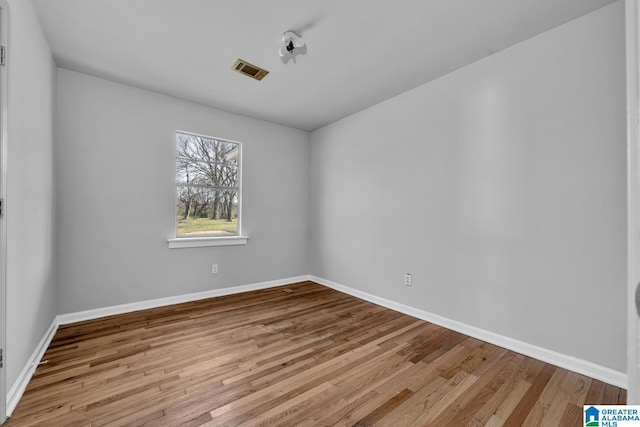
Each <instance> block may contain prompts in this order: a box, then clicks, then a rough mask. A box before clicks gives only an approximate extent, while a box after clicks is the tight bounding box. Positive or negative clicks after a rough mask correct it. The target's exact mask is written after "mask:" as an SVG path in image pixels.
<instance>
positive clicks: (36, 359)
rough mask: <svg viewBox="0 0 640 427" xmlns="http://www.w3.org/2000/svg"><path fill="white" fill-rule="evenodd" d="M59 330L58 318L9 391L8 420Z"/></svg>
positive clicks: (54, 320)
mask: <svg viewBox="0 0 640 427" xmlns="http://www.w3.org/2000/svg"><path fill="white" fill-rule="evenodd" d="M57 330H58V322H57V318H56V319H53V322H51V325H50V326H49V329H47V331H46V332H45V333H44V336H43V337H42V339H41V340H40V342H39V343H38V345H37V346H36V349H35V350H34V351H33V354H32V355H31V357H30V358H29V360H28V361H27V364H26V365H25V366H24V368H23V369H22V372H20V375H18V379H17V380H16V382H15V383H14V384H13V386H12V387H11V389H10V390H9V393H8V394H7V418H9V417H10V416H11V414H13V411H14V410H15V409H16V406H18V402H19V401H20V399H21V398H22V395H23V394H24V391H25V390H26V389H27V385H28V384H29V381H30V380H31V377H32V376H33V373H34V372H35V371H36V367H37V366H38V364H39V363H40V360H42V356H44V352H45V351H47V348H48V347H49V344H50V343H51V340H52V339H53V336H54V335H55V333H56V331H57Z"/></svg>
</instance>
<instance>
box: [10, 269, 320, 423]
mask: <svg viewBox="0 0 640 427" xmlns="http://www.w3.org/2000/svg"><path fill="white" fill-rule="evenodd" d="M308 280H310V276H297V277H290V278H288V279H280V280H270V281H267V282H260V283H253V284H250V285H241V286H233V287H229V288H222V289H212V290H209V291H204V292H197V293H192V294H185V295H178V296H174V297H167V298H158V299H153V300H147V301H141V302H135V303H130V304H121V305H115V306H111V307H104V308H97V309H95V310H85V311H80V312H77V313H66V314H59V315H57V316H56V317H55V319H53V321H52V322H51V325H50V326H49V329H47V331H46V332H45V334H44V336H43V337H42V339H41V340H40V342H39V343H38V346H37V347H36V349H35V350H34V351H33V354H32V355H31V357H30V358H29V360H28V362H27V364H26V365H25V367H24V368H23V369H22V372H20V375H19V376H18V379H17V380H16V382H15V383H14V384H13V386H12V387H11V389H10V390H9V393H8V394H7V418H9V417H10V416H11V414H13V411H14V410H15V409H16V406H18V402H19V401H20V399H21V398H22V395H23V394H24V392H25V390H26V389H27V385H28V384H29V381H30V380H31V377H32V376H33V373H34V372H35V370H36V367H37V366H38V364H39V363H40V361H41V360H42V356H44V353H45V351H47V348H48V347H49V344H50V343H51V340H52V339H53V336H54V335H55V333H56V331H57V330H58V327H59V326H60V325H66V324H69V323H75V322H81V321H84V320H93V319H98V318H100V317H105V316H113V315H115V314H124V313H130V312H133V311H139V310H145V309H148V308H155V307H163V306H167V305H172V304H180V303H183V302H190V301H197V300H201V299H206V298H213V297H220V296H225V295H233V294H241V293H244V292H250V291H257V290H261V289H268V288H273V287H275V286H282V285H290V284H292V283H297V282H304V281H308Z"/></svg>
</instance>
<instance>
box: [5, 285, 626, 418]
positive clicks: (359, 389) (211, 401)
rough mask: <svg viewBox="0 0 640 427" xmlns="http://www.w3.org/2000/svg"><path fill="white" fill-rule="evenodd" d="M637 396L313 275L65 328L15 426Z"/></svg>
mask: <svg viewBox="0 0 640 427" xmlns="http://www.w3.org/2000/svg"><path fill="white" fill-rule="evenodd" d="M289 290H290V291H293V292H288V291H289ZM625 399H626V392H625V390H624V389H620V388H618V387H614V386H612V385H609V384H605V383H603V382H600V381H597V380H595V379H591V378H589V377H585V376H583V375H579V374H577V373H574V372H570V371H567V370H564V369H560V368H557V367H555V366H552V365H549V364H547V363H544V362H541V361H538V360H535V359H532V358H529V357H526V356H523V355H521V354H518V353H515V352H513V351H509V350H506V349H504V348H500V347H497V346H495V345H492V344H488V343H486V342H483V341H480V340H477V339H475V338H470V337H468V336H465V335H462V334H459V333H457V332H453V331H450V330H447V329H445V328H442V327H439V326H436V325H434V324H430V323H427V322H424V321H421V320H417V319H415V318H412V317H409V316H406V315H404V314H400V313H397V312H394V311H392V310H389V309H386V308H383V307H380V306H377V305H374V304H371V303H368V302H366V301H362V300H359V299H357V298H354V297H351V296H349V295H345V294H343V293H340V292H337V291H334V290H332V289H329V288H326V287H323V286H321V285H318V284H315V283H311V282H305V283H298V284H293V285H289V286H284V287H277V288H271V289H267V290H262V291H255V292H248V293H244V294H239V295H232V296H226V297H219V298H212V299H207V300H201V301H196V302H190V303H185V304H178V305H172V306H167V307H161V308H155V309H150V310H144V311H138V312H134V313H128V314H123V315H118V316H112V317H106V318H102V319H98V320H92V321H86V322H80V323H75V324H72V325H66V326H61V327H60V329H59V330H58V331H57V333H56V335H55V337H54V339H53V341H52V343H51V345H50V346H49V348H48V350H47V352H46V354H45V355H44V358H43V363H42V364H41V365H40V366H39V367H38V369H37V370H36V373H35V375H34V376H33V378H32V380H31V382H30V383H29V385H28V387H27V390H26V392H25V394H24V396H23V398H22V400H21V401H20V403H19V404H18V407H17V408H16V410H15V412H14V414H13V416H12V417H11V419H10V420H8V421H7V423H6V427H14V426H31V425H42V426H103V425H114V426H115V425H135V426H139V425H148V426H238V425H247V426H256V425H274V426H315V425H317V426H332V425H358V426H369V425H380V426H465V425H468V426H481V425H486V426H501V425H505V426H538V425H542V426H579V425H581V423H582V405H583V404H623V403H624V402H625Z"/></svg>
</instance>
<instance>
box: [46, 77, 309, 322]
mask: <svg viewBox="0 0 640 427" xmlns="http://www.w3.org/2000/svg"><path fill="white" fill-rule="evenodd" d="M58 94H59V95H58V104H57V106H58V124H57V126H58V151H57V168H58V186H59V193H58V214H59V215H58V224H57V225H58V232H59V234H58V236H57V253H58V261H59V265H58V272H59V275H58V280H59V286H60V313H67V312H75V311H80V310H86V309H93V308H99V307H106V306H111V305H115V304H122V303H130V302H138V301H143V300H148V299H154V298H161V297H166V296H175V295H182V294H187V293H192V292H199V291H204V290H209V289H216V288H224V287H230V286H236V285H244V284H252V283H257V282H262V281H268V280H277V279H284V278H289V277H294V276H298V275H303V274H307V273H308V267H307V243H306V242H307V229H308V219H309V216H308V209H309V196H308V189H309V178H308V167H309V134H308V133H307V132H303V131H299V130H295V129H292V128H288V127H284V126H279V125H275V124H272V123H268V122H265V121H260V120H256V119H251V118H248V117H244V116H240V115H237V114H231V113H226V112H223V111H220V110H216V109H212V108H208V107H204V106H201V105H198V104H194V103H190V102H186V101H182V100H178V99H175V98H171V97H167V96H164V95H159V94H156V93H153V92H149V91H145V90H141V89H136V88H133V87H130V86H124V85H120V84H116V83H113V82H110V81H107V80H103V79H99V78H95V77H91V76H88V75H85V74H80V73H76V72H72V71H68V70H64V69H59V70H58ZM176 130H183V131H189V132H194V133H199V134H204V135H210V136H215V137H219V138H226V139H232V140H236V141H242V142H243V143H244V145H243V159H242V167H243V171H242V175H243V176H242V178H243V206H242V214H243V217H242V227H243V234H247V235H249V236H250V240H249V243H248V244H247V245H243V246H225V247H212V248H193V249H168V247H167V242H166V239H167V238H168V237H173V236H174V233H175V229H174V227H175V131H176ZM214 262H215V263H217V264H219V268H220V273H219V274H217V275H212V274H211V264H212V263H214Z"/></svg>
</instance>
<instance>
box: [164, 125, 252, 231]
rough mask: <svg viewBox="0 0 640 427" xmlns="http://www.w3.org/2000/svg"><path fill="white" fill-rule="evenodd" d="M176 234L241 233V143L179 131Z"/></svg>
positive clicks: (177, 141) (177, 136) (177, 138)
mask: <svg viewBox="0 0 640 427" xmlns="http://www.w3.org/2000/svg"><path fill="white" fill-rule="evenodd" d="M176 192H177V194H176V201H177V209H176V237H203V236H206V237H215V236H237V235H239V221H238V217H239V200H240V143H238V142H231V141H225V140H223V139H217V138H211V137H206V136H201V135H193V134H188V133H182V132H177V133H176Z"/></svg>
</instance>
